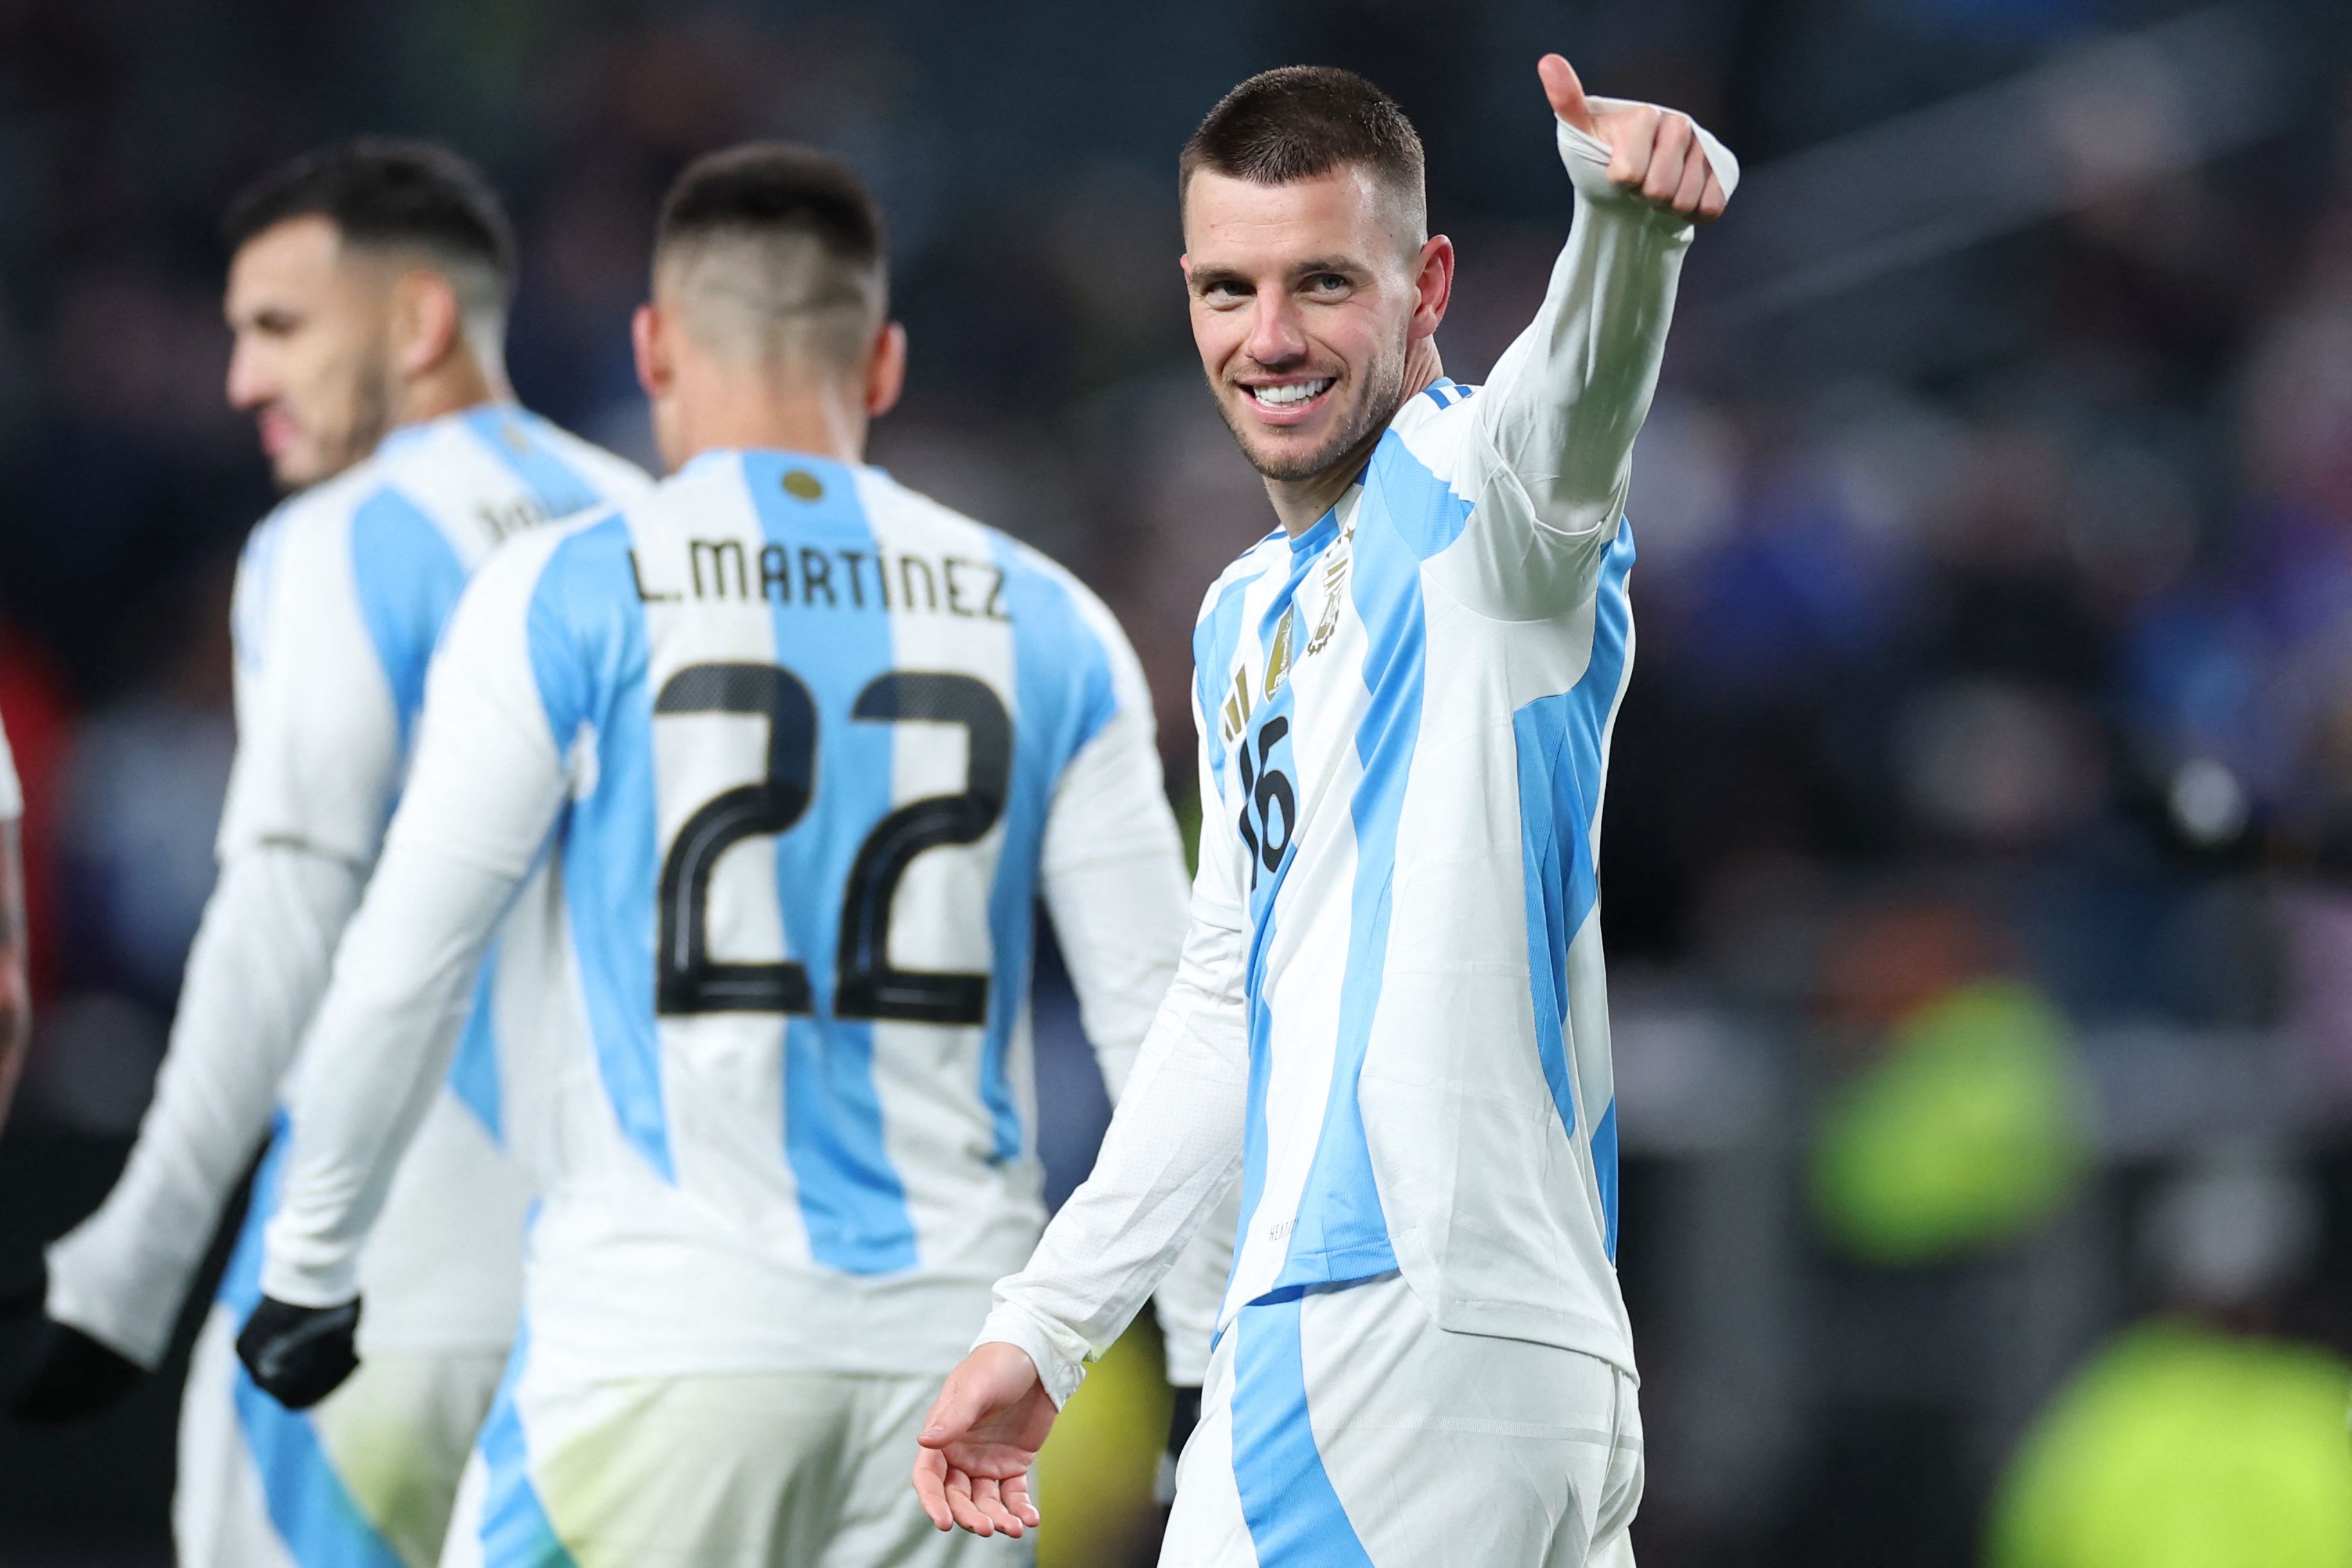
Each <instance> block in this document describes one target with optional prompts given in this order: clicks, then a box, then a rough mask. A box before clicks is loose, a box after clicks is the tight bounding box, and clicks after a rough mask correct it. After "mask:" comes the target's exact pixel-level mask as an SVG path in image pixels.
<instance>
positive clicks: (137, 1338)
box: [47, 841, 362, 1367]
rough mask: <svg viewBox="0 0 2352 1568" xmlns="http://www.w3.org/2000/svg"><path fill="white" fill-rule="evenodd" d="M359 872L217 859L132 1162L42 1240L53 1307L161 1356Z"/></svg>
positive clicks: (145, 1354)
mask: <svg viewBox="0 0 2352 1568" xmlns="http://www.w3.org/2000/svg"><path fill="white" fill-rule="evenodd" d="M361 882H362V876H361V873H360V871H359V868H357V867H356V866H353V865H352V864H351V863H350V862H346V861H342V860H340V859H337V858H334V857H332V856H328V855H319V854H312V853H310V852H307V851H305V850H302V849H299V848H297V847H296V846H294V845H291V844H288V843H283V842H274V841H265V842H262V843H257V844H253V845H250V846H247V848H245V849H244V850H242V851H241V852H239V853H237V854H236V855H235V856H234V857H232V858H231V859H230V860H229V861H228V862H226V864H224V865H223V866H222V868H221V875H220V880H219V881H218V882H217V883H215V885H214V887H213V891H212V894H211V896H210V897H209V898H207V899H206V901H205V915H204V921H203V923H202V924H201V925H199V926H198V927H197V929H196V936H195V941H194V944H193V945H192V946H190V948H189V952H188V969H187V977H186V978H185V980H184V982H183V983H182V985H181V988H180V1007H179V1010H178V1012H177V1013H176V1015H175V1016H174V1017H173V1020H172V1037H171V1041H170V1045H169V1048H168V1049H167V1050H166V1051H164V1053H163V1066H162V1068H161V1069H160V1070H159V1071H158V1072H157V1073H156V1078H155V1092H154V1094H153V1095H152V1097H151V1098H150V1099H149V1101H148V1103H147V1110H146V1113H144V1114H143V1115H142V1117H141V1119H140V1123H139V1136H138V1138H137V1140H136V1141H135V1142H134V1143H133V1144H132V1145H131V1157H130V1160H129V1162H128V1163H127V1164H126V1165H125V1166H123V1170H122V1175H121V1178H120V1179H119V1180H117V1181H116V1182H115V1184H114V1186H113V1189H112V1190H111V1191H110V1192H109V1193H108V1194H107V1196H106V1201H105V1202H104V1203H103V1204H101V1205H100V1207H99V1209H98V1212H97V1213H95V1214H93V1215H91V1216H90V1217H89V1218H88V1219H86V1220H84V1221H83V1222H82V1223H81V1224H80V1225H78V1226H76V1227H75V1228H73V1229H72V1230H71V1231H68V1233H67V1234H66V1235H65V1236H63V1237H61V1238H59V1239H58V1240H57V1242H56V1243H54V1244H53V1245H52V1246H51V1247H50V1248H49V1249H48V1255H47V1268H48V1294H47V1312H48V1315H49V1316H50V1317H51V1318H52V1319H54V1320H55V1321H57V1322H61V1323H68V1324H70V1325H71V1326H73V1327H75V1328H77V1329H79V1330H80V1331H81V1332H82V1333H86V1334H89V1336H90V1337H91V1338H93V1339H96V1340H99V1341H100V1342H101V1343H105V1344H107V1345H110V1346H111V1347H113V1349H115V1350H116V1351H117V1352H119V1353H120V1354H122V1355H124V1356H126V1357H128V1358H129V1359H130V1360H131V1361H134V1362H136V1363H138V1364H140V1365H142V1366H147V1367H152V1366H155V1365H157V1364H160V1363H161V1362H162V1360H163V1354H164V1353H165V1351H167V1350H168V1349H170V1347H171V1340H172V1330H173V1325H174V1324H175V1323H177V1322H179V1317H180V1306H181V1302H182V1300H183V1299H184V1297H185V1295H186V1294H187V1291H188V1287H189V1284H190V1283H191V1281H194V1278H195V1275H196V1272H197V1270H198V1269H199V1268H200V1267H201V1266H202V1265H203V1262H204V1258H205V1252H206V1251H207V1250H208V1249H210V1248H211V1246H212V1239H213V1232H214V1230H215V1228H217V1227H218V1226H219V1224H220V1218H221V1214H222V1212H223V1211H224V1210H225V1209H226V1207H227V1206H228V1199H229V1195H230V1194H231V1193H232V1192H233V1191H234V1190H235V1189H236V1185H237V1183H238V1182H239V1181H241V1180H242V1179H243V1178H244V1176H245V1173H246V1170H247V1167H248V1166H250V1165H251V1164H252V1163H253V1156H254V1152H255V1151H256V1150H257V1149H258V1148H259V1147H260V1145H261V1142H262V1140H263V1138H264V1137H265V1136H267V1135H268V1130H269V1123H270V1118H271V1115H272V1114H273V1113H275V1111H276V1110H277V1107H278V1091H279V1088H280V1085H281V1082H282V1081H283V1080H284V1077H285V1074H286V1070H287V1068H288V1066H289V1064H290V1063H291V1061H293V1059H294V1055H295V1051H296V1050H297V1048H298V1047H299V1045H300V1043H301V1038H302V1030H303V1028H304V1026H305V1025H306V1024H308V1023H309V1021H310V1016H311V1014H312V1012H313V1011H314V1010H315V1009H317V1007H318V1004H319V998H320V994H321V993H322V992H324V991H325V989H326V987H327V972H328V967H329V965H330V963H331V960H332V958H333V956H334V950H335V941H336V938H337V937H339V936H341V934H342V930H343V925H344V924H345V922H346V921H348V920H349V919H350V918H351V914H352V908H353V906H354V905H356V904H358V902H359V896H360V886H361Z"/></svg>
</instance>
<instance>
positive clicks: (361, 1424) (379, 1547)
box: [172, 1302, 502, 1568]
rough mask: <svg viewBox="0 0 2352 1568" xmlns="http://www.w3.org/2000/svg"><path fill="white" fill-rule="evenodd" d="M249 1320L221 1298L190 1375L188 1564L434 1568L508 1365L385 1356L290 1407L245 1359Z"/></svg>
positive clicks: (179, 1533)
mask: <svg viewBox="0 0 2352 1568" xmlns="http://www.w3.org/2000/svg"><path fill="white" fill-rule="evenodd" d="M243 1317H244V1313H243V1312H242V1311H241V1310H239V1309H238V1308H237V1307H236V1306H235V1305H233V1304H231V1303H228V1302H215V1303H214V1306H213V1310H212V1313H211V1315H210V1316H209V1317H207V1318H206V1319H205V1327H204V1333H203V1334H202V1335H201V1336H200V1337H199V1338H198V1339H197V1341H196V1349H195V1357H194V1364H192V1365H191V1366H190V1367H189V1369H188V1386H187V1392H186V1393H185V1394H184V1396H182V1399H181V1403H180V1474H179V1481H178V1485H177V1486H176V1487H175V1489H174V1490H173V1497H172V1536H173V1542H174V1544H175V1545H176V1546H177V1548H178V1561H179V1568H433V1564H434V1563H436V1561H438V1559H439V1557H440V1552H441V1542H442V1539H443V1537H444V1536H445V1535H446V1534H447V1532H448V1526H449V1511H450V1509H451V1507H452V1506H453V1505H454V1504H455V1502H456V1500H457V1481H458V1478H459V1477H460V1476H461V1475H463V1474H464V1472H465V1465H466V1456H467V1451H468V1450H469V1449H470V1448H472V1446H473V1443H474V1436H475V1434H476V1433H477V1432H478V1431H479V1430H480V1429H481V1425H482V1416H483V1413H484V1412H485V1411H487V1410H488V1408H489V1405H490V1396H491V1395H493V1394H494V1393H496V1392H497V1390H498V1385H499V1368H500V1364H501V1360H502V1358H501V1357H500V1356H499V1354H497V1353H496V1352H491V1351H479V1352H457V1353H447V1354H421V1353H408V1354H403V1353H400V1352H394V1351H383V1350H374V1351H371V1352H370V1353H369V1354H368V1355H367V1357H366V1359H365V1360H364V1361H362V1363H361V1364H360V1369H359V1370H358V1371H357V1372H355V1373H353V1374H352V1376H351V1380H350V1381H349V1382H347V1383H345V1384H344V1385H342V1386H341V1388H338V1389H336V1390H335V1391H334V1392H333V1393H332V1394H331V1395H329V1396H327V1397H326V1398H324V1399H322V1400H320V1402H319V1403H318V1404H317V1405H315V1406H311V1407H310V1409H308V1410H289V1409H287V1408H286V1407H285V1406H282V1405H280V1404H278V1401H277V1400H275V1399H273V1398H271V1397H270V1396H268V1395H267V1394H265V1393H263V1392H262V1391H261V1389H260V1388H259V1387H258V1386H257V1385H255V1383H254V1381H253V1379H252V1378H251V1377H250V1376H248V1375H247V1373H246V1370H245V1368H244V1367H243V1366H242V1365H240V1364H238V1363H237V1359H236V1332H237V1329H238V1327H239V1325H240V1323H241V1322H242V1319H243Z"/></svg>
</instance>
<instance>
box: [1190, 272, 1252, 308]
mask: <svg viewBox="0 0 2352 1568" xmlns="http://www.w3.org/2000/svg"><path fill="white" fill-rule="evenodd" d="M1201 298H1203V299H1205V300H1207V301H1208V302H1209V303H1210V304H1212V305H1238V304H1240V303H1241V302H1242V301H1243V300H1244V299H1246V298H1249V290H1248V289H1246V288H1244V287H1242V286H1241V285H1240V284H1238V283H1236V282H1234V280H1233V279H1232V278H1229V277H1221V278H1218V279H1216V280H1215V281H1213V282H1211V283H1208V284H1204V285H1202V288H1201Z"/></svg>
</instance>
